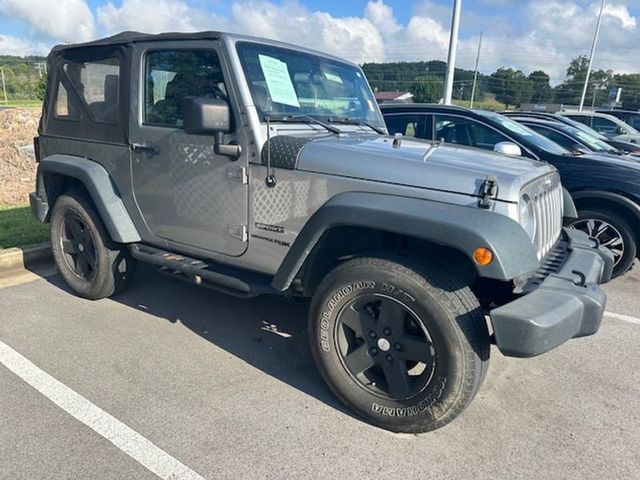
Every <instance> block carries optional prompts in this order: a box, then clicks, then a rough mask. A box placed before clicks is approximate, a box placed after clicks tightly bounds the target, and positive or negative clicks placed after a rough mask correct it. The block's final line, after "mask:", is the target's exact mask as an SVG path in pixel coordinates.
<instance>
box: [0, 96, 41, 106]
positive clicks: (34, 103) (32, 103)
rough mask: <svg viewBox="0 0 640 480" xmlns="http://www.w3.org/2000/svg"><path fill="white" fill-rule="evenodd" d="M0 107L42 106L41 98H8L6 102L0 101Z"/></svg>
mask: <svg viewBox="0 0 640 480" xmlns="http://www.w3.org/2000/svg"><path fill="white" fill-rule="evenodd" d="M0 107H17V108H42V100H32V99H24V98H20V99H13V100H12V99H9V100H8V101H7V103H4V102H2V101H0Z"/></svg>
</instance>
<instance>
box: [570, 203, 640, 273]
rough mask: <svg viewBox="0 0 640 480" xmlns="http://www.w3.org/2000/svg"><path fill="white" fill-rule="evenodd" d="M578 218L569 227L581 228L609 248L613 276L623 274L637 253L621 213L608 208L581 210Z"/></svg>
mask: <svg viewBox="0 0 640 480" xmlns="http://www.w3.org/2000/svg"><path fill="white" fill-rule="evenodd" d="M578 217H579V218H578V220H576V221H575V222H573V223H571V225H570V226H571V228H575V229H578V230H582V231H584V232H586V233H588V234H589V236H591V237H594V238H596V239H598V240H599V241H600V243H601V244H602V245H604V246H606V247H608V246H610V245H612V244H613V245H614V246H615V247H617V248H611V251H612V252H613V254H614V257H615V263H614V266H613V277H618V276H620V275H623V274H625V273H626V272H627V271H628V270H629V269H630V268H631V266H632V265H633V262H634V260H635V259H636V255H637V252H638V250H637V245H636V239H635V237H634V235H633V230H632V229H631V227H630V226H629V222H628V221H627V220H626V219H625V218H624V217H622V216H621V215H619V214H617V213H615V212H611V211H608V210H581V211H579V212H578Z"/></svg>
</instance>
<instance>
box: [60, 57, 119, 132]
mask: <svg viewBox="0 0 640 480" xmlns="http://www.w3.org/2000/svg"><path fill="white" fill-rule="evenodd" d="M64 72H65V73H66V75H67V77H68V78H69V80H71V85H72V86H73V89H74V90H75V91H76V92H77V93H78V95H79V96H80V98H82V100H83V101H84V102H85V104H86V105H87V109H88V110H89V113H90V114H91V116H92V117H93V119H94V120H95V121H96V122H99V123H116V122H117V119H118V95H119V92H118V90H119V83H120V61H119V60H118V59H117V58H115V57H111V58H106V59H104V60H98V61H95V62H82V63H80V62H69V63H67V64H65V66H64Z"/></svg>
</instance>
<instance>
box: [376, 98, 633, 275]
mask: <svg viewBox="0 0 640 480" xmlns="http://www.w3.org/2000/svg"><path fill="white" fill-rule="evenodd" d="M381 107H382V113H383V115H384V117H385V121H386V124H387V128H388V129H389V131H390V133H401V134H403V135H407V136H415V137H418V138H424V139H428V140H435V141H440V142H444V143H447V144H457V145H466V146H471V147H477V148H482V149H485V150H499V151H502V152H505V151H506V152H508V153H511V154H515V156H519V155H522V156H524V157H528V158H533V159H536V160H542V161H546V162H548V163H550V164H552V165H553V166H555V167H556V168H557V169H558V171H559V172H560V175H561V177H562V183H563V184H564V186H565V187H566V188H567V189H568V190H569V191H570V192H571V194H572V196H573V199H574V201H575V203H576V205H577V207H578V213H579V217H580V218H579V219H578V220H576V221H572V222H571V225H572V226H573V227H574V228H577V229H580V230H583V231H585V232H587V233H588V234H589V235H591V236H592V237H594V238H596V239H598V240H599V241H600V243H601V244H603V245H606V246H607V247H609V248H610V249H611V250H612V252H613V253H614V255H615V258H616V266H615V270H614V275H620V274H623V273H624V272H626V271H627V270H628V269H629V268H630V267H631V265H632V264H633V261H634V260H635V258H636V256H637V255H638V248H637V244H638V241H639V239H640V162H639V161H638V160H635V159H633V157H630V156H617V157H616V156H610V155H598V154H593V153H591V154H583V155H575V154H573V153H571V152H569V151H568V150H566V149H564V148H563V147H561V146H560V145H558V144H556V143H554V142H552V141H551V140H549V139H548V138H546V137H544V136H542V135H540V134H538V133H536V132H534V131H533V130H531V129H530V128H528V127H526V126H524V125H521V124H520V123H518V122H516V121H514V120H512V119H510V118H507V117H505V116H504V115H501V114H498V113H493V112H487V111H481V110H470V109H468V108H463V107H455V106H443V105H427V104H403V105H398V104H394V105H382V106H381ZM516 146H517V147H516ZM514 147H515V148H514Z"/></svg>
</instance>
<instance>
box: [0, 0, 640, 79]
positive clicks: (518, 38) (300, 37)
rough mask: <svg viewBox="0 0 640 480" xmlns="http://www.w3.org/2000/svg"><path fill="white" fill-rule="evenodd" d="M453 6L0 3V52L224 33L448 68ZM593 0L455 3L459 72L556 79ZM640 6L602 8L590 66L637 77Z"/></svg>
mask: <svg viewBox="0 0 640 480" xmlns="http://www.w3.org/2000/svg"><path fill="white" fill-rule="evenodd" d="M452 3H453V2H452V1H451V0H368V1H367V0H325V1H320V0H315V1H314V0H231V1H224V0H0V54H9V55H28V54H46V53H47V52H48V51H49V50H50V48H51V47H52V46H53V45H55V44H57V43H63V42H80V41H86V40H90V39H94V38H99V37H103V36H107V35H111V34H114V33H117V32H119V31H122V30H137V31H143V32H160V31H196V30H223V31H233V32H241V33H246V34H250V35H255V36H262V37H267V38H275V39H278V40H283V41H287V42H291V43H296V44H300V45H304V46H307V47H311V48H314V49H317V50H321V51H327V52H331V53H333V54H335V55H338V56H341V57H344V58H347V59H349V60H352V61H355V62H358V63H363V62H393V61H416V60H433V59H439V60H446V56H447V48H448V45H449V29H450V25H451V9H452ZM599 6H600V0H462V20H461V25H460V44H459V45H460V46H459V50H458V55H457V58H456V66H458V67H461V68H468V69H473V66H474V62H475V57H476V52H477V48H478V41H479V36H480V33H481V32H482V33H483V41H482V51H481V57H480V70H481V71H482V72H484V73H491V72H493V71H495V70H496V69H497V68H499V67H513V68H517V69H520V70H522V71H523V72H524V73H525V74H529V73H531V72H532V71H534V70H544V71H545V72H547V73H548V74H549V75H550V76H551V78H552V82H553V83H558V82H560V81H562V79H563V78H564V76H565V71H566V68H567V65H568V63H569V61H570V60H571V58H573V57H575V56H577V55H580V54H584V55H588V54H589V51H590V48H591V41H592V38H593V33H594V30H595V25H596V19H597V13H598V9H599ZM639 49H640V0H608V1H607V6H606V9H605V15H604V17H603V22H602V29H601V33H600V41H599V44H598V50H597V52H596V55H595V59H594V67H595V68H603V69H611V70H614V71H616V72H622V73H640V55H639V52H638V50H639Z"/></svg>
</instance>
